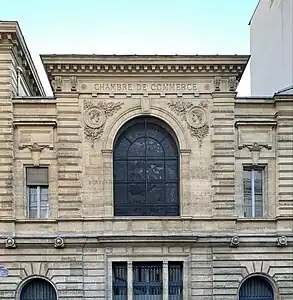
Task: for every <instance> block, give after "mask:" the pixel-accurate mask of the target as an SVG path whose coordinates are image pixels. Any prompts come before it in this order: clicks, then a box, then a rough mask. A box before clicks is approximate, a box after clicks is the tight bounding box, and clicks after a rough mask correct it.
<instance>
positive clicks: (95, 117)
mask: <svg viewBox="0 0 293 300" xmlns="http://www.w3.org/2000/svg"><path fill="white" fill-rule="evenodd" d="M121 107H122V103H121V102H107V103H105V102H97V103H93V102H91V101H85V103H84V109H85V112H84V124H85V126H84V134H85V137H86V139H87V140H90V141H92V142H94V141H95V140H98V139H99V138H100V137H101V135H102V133H103V130H104V126H105V122H106V120H107V118H108V117H110V116H112V115H114V113H116V112H117V111H118V110H119V109H120V108H121Z"/></svg>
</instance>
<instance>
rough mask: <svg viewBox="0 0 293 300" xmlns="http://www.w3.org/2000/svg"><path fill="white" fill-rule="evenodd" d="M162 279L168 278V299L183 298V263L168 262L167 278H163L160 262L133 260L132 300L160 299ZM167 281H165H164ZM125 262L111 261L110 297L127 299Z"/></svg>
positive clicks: (176, 299) (161, 295)
mask: <svg viewBox="0 0 293 300" xmlns="http://www.w3.org/2000/svg"><path fill="white" fill-rule="evenodd" d="M164 280H168V299H169V300H182V299H183V263H182V262H169V263H168V278H167V279H166V278H163V263H162V262H134V263H133V264H132V282H131V285H132V294H133V297H132V299H133V300H162V299H163V292H164V289H163V286H164ZM166 282H167V281H166ZM128 287H129V285H128V278H127V263H126V262H113V263H112V299H113V300H127V296H128V293H129V291H128V290H127V288H128Z"/></svg>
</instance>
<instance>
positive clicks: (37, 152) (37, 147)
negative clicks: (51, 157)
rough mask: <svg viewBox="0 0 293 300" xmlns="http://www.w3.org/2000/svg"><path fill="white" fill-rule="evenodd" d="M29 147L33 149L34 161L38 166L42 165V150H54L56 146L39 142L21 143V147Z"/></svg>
mask: <svg viewBox="0 0 293 300" xmlns="http://www.w3.org/2000/svg"><path fill="white" fill-rule="evenodd" d="M25 148H28V149H29V150H30V151H31V156H32V161H33V164H34V166H35V167H38V166H39V165H40V157H41V152H42V150H43V149H45V148H48V149H50V150H53V149H54V147H53V146H50V145H39V144H38V143H37V142H35V143H33V144H28V145H20V146H19V149H20V150H22V149H25Z"/></svg>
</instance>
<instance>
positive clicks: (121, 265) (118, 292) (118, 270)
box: [112, 262, 127, 300]
mask: <svg viewBox="0 0 293 300" xmlns="http://www.w3.org/2000/svg"><path fill="white" fill-rule="evenodd" d="M112 280H113V285H112V286H113V288H112V294H113V300H127V263H126V262H114V263H113V264H112Z"/></svg>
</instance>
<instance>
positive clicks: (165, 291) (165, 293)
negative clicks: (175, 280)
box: [163, 261, 169, 300]
mask: <svg viewBox="0 0 293 300" xmlns="http://www.w3.org/2000/svg"><path fill="white" fill-rule="evenodd" d="M168 291H169V273H168V261H163V300H168V294H169V292H168Z"/></svg>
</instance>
